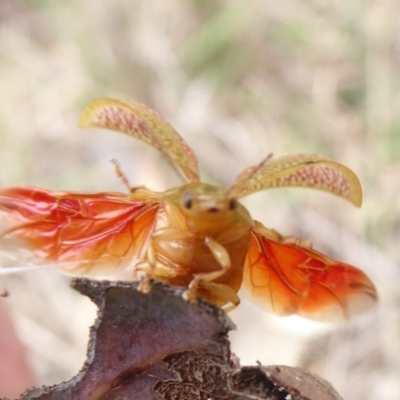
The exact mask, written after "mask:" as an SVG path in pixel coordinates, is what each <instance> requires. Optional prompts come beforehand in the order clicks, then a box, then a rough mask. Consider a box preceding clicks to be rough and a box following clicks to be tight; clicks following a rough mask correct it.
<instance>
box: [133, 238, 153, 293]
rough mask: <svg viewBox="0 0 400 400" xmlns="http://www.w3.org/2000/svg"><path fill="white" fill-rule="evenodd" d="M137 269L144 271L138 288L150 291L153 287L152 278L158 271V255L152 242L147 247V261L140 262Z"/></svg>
mask: <svg viewBox="0 0 400 400" xmlns="http://www.w3.org/2000/svg"><path fill="white" fill-rule="evenodd" d="M136 270H141V271H143V272H144V277H143V279H142V280H141V282H140V284H139V288H138V289H139V290H140V291H141V292H143V293H149V292H150V289H151V280H152V279H153V278H154V275H155V272H156V257H155V253H154V248H153V245H152V244H150V245H149V247H148V248H147V252H146V261H144V262H143V263H140V264H139V265H138V266H137V268H136Z"/></svg>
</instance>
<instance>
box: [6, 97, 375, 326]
mask: <svg viewBox="0 0 400 400" xmlns="http://www.w3.org/2000/svg"><path fill="white" fill-rule="evenodd" d="M79 125H80V126H81V127H100V128H107V129H112V130H115V131H118V132H121V133H125V134H127V135H130V136H133V137H136V138H138V139H140V140H142V141H144V142H146V143H148V144H150V145H152V146H153V147H155V148H157V149H159V150H160V151H161V152H162V153H164V154H165V155H166V156H167V157H168V159H169V160H170V161H171V162H172V164H173V165H174V166H175V167H176V168H177V169H178V170H179V172H180V173H181V174H182V175H183V177H184V178H185V179H186V180H187V181H188V183H187V184H185V185H183V186H180V187H176V188H173V189H170V190H167V191H165V192H162V193H159V192H153V191H151V190H149V189H146V188H144V187H137V188H132V189H130V191H129V193H128V194H124V193H96V194H90V193H65V192H50V191H47V190H43V189H36V188H27V187H20V188H10V189H2V190H0V221H1V229H2V231H1V232H0V250H1V254H3V264H4V265H6V266H7V265H10V264H13V263H14V264H15V260H17V261H18V263H19V264H21V263H23V264H34V265H38V264H39V265H41V264H52V265H53V264H54V265H56V266H57V267H58V268H59V269H60V270H62V271H64V272H66V273H68V274H70V275H74V276H88V277H93V276H112V275H116V276H119V277H121V276H125V277H129V279H139V277H140V274H141V273H142V274H143V273H144V275H145V277H146V278H147V279H145V280H144V281H143V285H142V288H143V290H146V289H147V288H148V280H149V279H150V278H156V279H160V280H162V281H165V282H167V283H169V284H171V285H175V286H181V287H186V288H187V289H188V290H187V292H186V295H187V297H188V298H189V299H195V298H196V296H197V295H200V296H202V297H204V298H206V299H207V300H209V301H211V302H212V303H214V304H216V305H218V306H225V308H226V309H232V308H234V307H236V306H237V305H238V304H239V302H240V300H239V297H238V295H237V292H238V291H239V289H240V288H241V287H242V288H243V289H245V291H246V292H247V293H248V294H249V295H250V298H251V299H252V300H254V301H255V302H256V303H257V304H259V305H260V306H261V307H263V308H266V309H268V310H270V311H272V312H274V313H276V314H278V315H290V314H298V315H301V316H304V317H307V318H312V319H324V320H340V319H344V318H348V317H349V316H350V315H352V314H354V313H356V312H359V311H362V310H364V309H366V308H369V306H370V305H372V304H373V303H374V302H375V301H376V298H377V295H376V291H375V288H374V285H373V283H372V282H371V281H370V279H369V278H368V277H367V276H366V275H365V274H364V273H363V272H362V271H361V270H359V269H357V268H355V267H353V266H351V265H348V264H345V263H342V262H339V261H335V260H331V259H330V258H328V257H326V256H324V255H323V254H321V253H319V252H317V251H315V250H313V249H311V247H310V245H309V244H308V243H307V242H306V241H301V240H298V239H293V238H288V237H284V236H282V235H280V234H278V233H277V232H276V231H274V230H271V229H268V228H266V227H265V226H263V225H262V224H261V223H259V222H257V221H254V220H253V219H252V218H251V216H250V214H249V212H248V211H247V209H246V208H245V207H244V206H243V205H242V204H240V203H239V202H238V200H237V199H239V198H241V197H243V196H247V195H249V194H251V193H254V192H256V191H260V190H264V189H268V188H273V187H283V186H304V187H312V188H316V189H320V190H325V191H328V192H331V193H333V194H336V195H338V196H340V197H342V198H344V199H346V200H349V201H350V202H352V203H353V204H354V205H356V206H358V207H359V206H360V205H361V201H362V192H361V186H360V182H359V180H358V178H357V176H356V175H355V174H354V173H353V172H352V171H351V170H350V169H348V168H346V167H345V166H343V165H341V164H339V163H336V162H334V161H332V160H329V159H326V158H323V157H321V156H317V155H293V156H285V157H281V158H277V159H270V158H267V159H265V160H264V161H263V162H261V163H260V164H258V165H255V166H252V167H250V168H248V169H246V170H245V171H243V172H242V173H241V174H240V175H239V176H238V177H237V179H236V180H235V182H234V183H233V185H232V186H231V187H230V188H229V189H227V190H226V189H223V188H221V187H219V186H215V185H210V184H208V183H202V182H200V174H199V169H198V161H197V158H196V155H195V154H194V152H193V150H192V149H191V148H190V147H189V146H188V144H187V143H186V142H185V141H184V140H183V139H182V138H181V136H180V135H179V134H178V133H177V132H176V131H175V130H174V129H173V128H172V127H171V126H170V125H169V124H168V123H167V122H165V121H164V120H163V119H162V118H161V117H160V116H159V115H158V114H156V113H155V112H154V111H152V110H151V109H149V108H148V107H146V106H144V105H141V104H136V103H133V102H130V101H123V100H116V99H98V100H95V101H94V102H92V103H91V104H89V105H88V107H87V108H86V109H85V111H84V112H83V114H82V116H81V119H80V123H79ZM120 174H121V173H120ZM7 255H8V256H9V257H8V259H7V258H6V257H5V256H7Z"/></svg>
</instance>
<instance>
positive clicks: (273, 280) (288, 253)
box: [242, 222, 377, 321]
mask: <svg viewBox="0 0 400 400" xmlns="http://www.w3.org/2000/svg"><path fill="white" fill-rule="evenodd" d="M242 287H243V288H244V290H245V292H247V294H249V295H250V298H251V299H252V300H253V301H254V302H255V303H256V304H257V305H259V306H260V307H261V308H264V309H266V310H268V311H271V312H273V313H275V314H277V315H282V316H283V315H290V314H298V315H300V316H303V317H306V318H310V319H315V320H325V321H340V320H343V319H347V318H349V317H350V316H351V315H353V314H357V313H359V312H361V311H364V310H365V309H368V308H370V306H372V305H373V304H374V303H375V301H376V299H377V294H376V290H375V287H374V285H373V283H372V282H371V281H370V279H369V278H368V277H367V276H366V275H365V274H364V273H363V272H362V271H361V270H359V269H357V268H355V267H353V266H351V265H348V264H344V263H341V262H339V261H335V260H331V259H329V258H328V257H326V256H324V255H323V254H321V253H319V252H317V251H315V250H312V249H311V248H309V247H307V246H306V245H304V244H302V243H296V242H295V241H292V242H290V239H287V240H286V239H285V238H284V237H282V236H281V235H279V234H277V233H276V232H275V231H272V230H269V229H267V228H265V227H264V226H263V225H262V224H260V223H259V222H256V226H255V229H254V231H253V232H252V238H251V244H250V248H249V251H248V255H247V260H246V265H245V270H244V277H243V286H242Z"/></svg>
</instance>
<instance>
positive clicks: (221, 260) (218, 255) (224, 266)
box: [184, 237, 232, 301]
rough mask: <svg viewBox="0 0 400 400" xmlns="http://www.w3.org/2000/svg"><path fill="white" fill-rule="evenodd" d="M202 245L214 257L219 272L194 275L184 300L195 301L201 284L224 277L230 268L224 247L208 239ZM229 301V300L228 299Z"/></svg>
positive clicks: (228, 257) (229, 259)
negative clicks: (219, 267) (218, 266)
mask: <svg viewBox="0 0 400 400" xmlns="http://www.w3.org/2000/svg"><path fill="white" fill-rule="evenodd" d="M204 243H205V244H206V246H207V247H208V248H209V250H210V252H211V254H212V255H213V256H214V258H215V259H216V261H217V262H218V264H219V265H220V266H221V269H220V270H217V271H213V272H205V273H202V274H196V275H195V276H194V278H193V280H192V281H191V282H190V284H189V289H188V290H187V291H186V292H185V295H184V296H185V298H186V299H188V300H190V301H195V300H196V296H197V288H198V287H199V284H200V283H201V282H212V281H214V280H216V279H218V278H220V277H221V276H223V275H225V274H226V272H227V271H229V269H230V268H231V266H232V264H231V258H230V256H229V254H228V252H227V250H226V249H225V247H224V246H222V245H221V244H219V243H218V242H216V241H215V240H214V239H212V238H210V237H206V238H205V239H204ZM229 301H231V299H229Z"/></svg>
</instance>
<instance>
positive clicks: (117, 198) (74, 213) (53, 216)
mask: <svg viewBox="0 0 400 400" xmlns="http://www.w3.org/2000/svg"><path fill="white" fill-rule="evenodd" d="M158 208H159V203H157V202H156V201H154V202H153V203H150V204H149V203H148V202H144V201H132V200H130V199H129V197H128V196H127V195H123V194H118V193H98V194H86V193H64V192H50V191H46V190H42V189H36V188H26V187H21V188H10V189H4V190H1V191H0V224H1V225H0V226H1V228H0V229H1V231H0V252H1V254H2V255H4V254H5V255H7V256H10V257H12V256H13V255H14V254H17V256H16V257H17V259H16V260H15V261H12V263H13V264H17V265H21V262H22V263H24V262H29V263H33V264H38V265H40V264H56V265H58V266H59V267H60V269H62V270H63V271H64V272H66V273H68V274H71V275H86V276H87V275H89V276H91V275H110V274H114V273H116V272H118V271H119V270H120V269H121V268H124V267H127V266H129V265H134V260H135V259H136V258H137V257H138V256H139V257H140V255H141V252H142V249H143V247H144V246H145V244H146V241H147V238H148V237H149V234H150V233H151V231H152V229H153V227H154V220H155V217H156V214H157V211H158ZM26 254H28V255H29V256H28V258H27V257H26ZM3 264H4V262H3Z"/></svg>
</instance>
